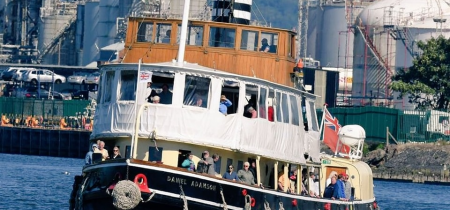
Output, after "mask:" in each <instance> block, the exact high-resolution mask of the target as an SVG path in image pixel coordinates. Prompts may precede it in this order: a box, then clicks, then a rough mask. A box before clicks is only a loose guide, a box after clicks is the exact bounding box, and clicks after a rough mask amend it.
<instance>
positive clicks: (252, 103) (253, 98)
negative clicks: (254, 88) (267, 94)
mask: <svg viewBox="0 0 450 210" xmlns="http://www.w3.org/2000/svg"><path fill="white" fill-rule="evenodd" d="M250 107H256V95H252V96H251V97H250V100H248V104H247V105H245V106H244V117H247V118H252V116H253V114H252V113H250V112H248V109H249V108H250Z"/></svg>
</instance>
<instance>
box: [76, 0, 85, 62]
mask: <svg viewBox="0 0 450 210" xmlns="http://www.w3.org/2000/svg"><path fill="white" fill-rule="evenodd" d="M76 24H77V26H76V29H75V50H76V52H77V65H78V66H81V65H83V38H84V5H83V4H79V5H78V6H77V23H76Z"/></svg>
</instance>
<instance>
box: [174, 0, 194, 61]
mask: <svg viewBox="0 0 450 210" xmlns="http://www.w3.org/2000/svg"><path fill="white" fill-rule="evenodd" d="M190 3H191V0H184V11H183V20H182V22H181V35H180V47H179V48H178V62H177V64H178V66H183V63H184V50H185V48H186V34H187V24H188V18H189V5H190Z"/></svg>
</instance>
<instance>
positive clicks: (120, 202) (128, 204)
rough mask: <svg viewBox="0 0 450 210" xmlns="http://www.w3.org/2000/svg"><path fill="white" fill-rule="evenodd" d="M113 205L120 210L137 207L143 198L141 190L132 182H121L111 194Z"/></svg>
mask: <svg viewBox="0 0 450 210" xmlns="http://www.w3.org/2000/svg"><path fill="white" fill-rule="evenodd" d="M111 196H112V197H113V205H114V207H116V209H119V210H128V209H133V208H134V207H136V206H137V205H138V204H139V202H140V201H141V200H142V198H141V190H139V187H138V186H137V185H136V184H134V182H132V181H130V180H122V181H119V182H118V183H117V184H116V186H115V187H114V190H113V192H112V194H111Z"/></svg>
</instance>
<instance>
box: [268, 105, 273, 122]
mask: <svg viewBox="0 0 450 210" xmlns="http://www.w3.org/2000/svg"><path fill="white" fill-rule="evenodd" d="M267 115H268V117H267V119H268V120H269V121H270V122H273V106H269V107H268V108H267Z"/></svg>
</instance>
